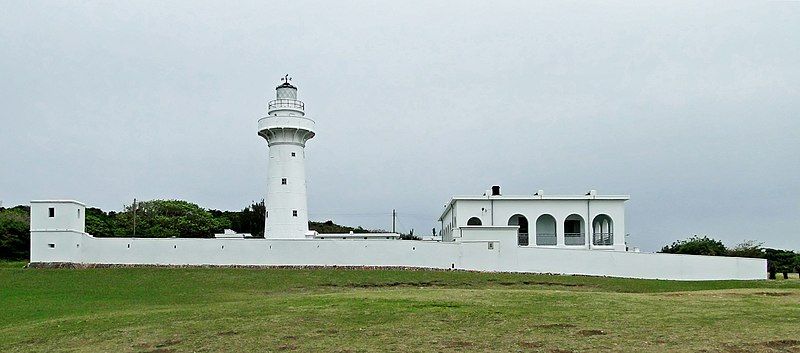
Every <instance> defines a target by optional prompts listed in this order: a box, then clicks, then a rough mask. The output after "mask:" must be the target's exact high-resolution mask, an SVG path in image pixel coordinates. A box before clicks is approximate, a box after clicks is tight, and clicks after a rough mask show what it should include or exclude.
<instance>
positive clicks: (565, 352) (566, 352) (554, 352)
mask: <svg viewBox="0 0 800 353" xmlns="http://www.w3.org/2000/svg"><path fill="white" fill-rule="evenodd" d="M550 353H575V352H574V351H571V350H569V349H562V348H553V349H551V350H550Z"/></svg>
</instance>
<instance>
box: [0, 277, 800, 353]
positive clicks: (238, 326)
mask: <svg viewBox="0 0 800 353" xmlns="http://www.w3.org/2000/svg"><path fill="white" fill-rule="evenodd" d="M21 266H22V264H20V263H0V351H2V352H17V351H70V352H100V351H119V352H184V351H186V352H191V351H199V352H203V351H205V352H216V351H342V352H347V351H365V352H367V351H378V350H380V351H419V352H426V351H453V352H455V351H463V350H475V351H533V352H536V351H539V352H569V351H576V352H577V351H580V352H601V351H618V352H641V351H670V352H697V351H699V350H701V349H705V350H707V351H709V352H717V351H718V352H738V351H741V352H800V341H792V340H793V339H798V340H800V338H798V337H797V332H798V330H800V281H797V280H788V281H748V282H737V281H716V282H667V281H648V280H629V279H612V278H596V277H572V276H549V275H527V274H481V273H469V272H437V271H394V270H332V269H324V270H323V269H313V270H292V269H268V270H263V269H262V270H256V269H220V268H216V269H210V268H209V269H202V268H192V269H163V268H117V269H83V270H67V269H48V270H43V269H36V270H33V269H28V270H24V269H20V267H21Z"/></svg>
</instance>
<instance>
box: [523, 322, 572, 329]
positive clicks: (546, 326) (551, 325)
mask: <svg viewBox="0 0 800 353" xmlns="http://www.w3.org/2000/svg"><path fill="white" fill-rule="evenodd" d="M533 327H537V328H559V329H561V328H573V327H575V325H573V324H565V323H554V324H538V325H533Z"/></svg>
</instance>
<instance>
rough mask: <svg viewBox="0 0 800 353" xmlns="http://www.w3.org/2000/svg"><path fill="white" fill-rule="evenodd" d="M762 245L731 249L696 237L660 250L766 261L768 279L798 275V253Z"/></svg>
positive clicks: (799, 257) (742, 244)
mask: <svg viewBox="0 0 800 353" xmlns="http://www.w3.org/2000/svg"><path fill="white" fill-rule="evenodd" d="M763 245H764V244H763V243H757V242H755V241H753V240H748V241H746V242H743V243H740V244H738V245H736V246H734V247H732V248H727V247H725V244H723V243H722V242H721V241H719V240H716V239H712V238H709V237H708V236H703V237H702V238H701V237H699V236H698V235H694V236H693V237H691V238H689V239H685V240H679V241H676V242H674V243H672V244H671V245H667V246H664V247H663V248H661V251H660V252H662V253H668V254H688V255H707V256H735V257H752V258H759V259H767V272H769V278H770V279H775V276H776V274H777V273H781V274H783V278H789V273H790V272H798V273H800V252H794V251H791V250H782V249H772V248H765V247H763Z"/></svg>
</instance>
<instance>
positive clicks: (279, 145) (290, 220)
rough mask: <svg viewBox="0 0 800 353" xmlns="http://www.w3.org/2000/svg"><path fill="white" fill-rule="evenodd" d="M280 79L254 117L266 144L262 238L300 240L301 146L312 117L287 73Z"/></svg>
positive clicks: (303, 206) (303, 209) (304, 211)
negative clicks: (262, 109)
mask: <svg viewBox="0 0 800 353" xmlns="http://www.w3.org/2000/svg"><path fill="white" fill-rule="evenodd" d="M281 80H282V81H283V83H282V84H281V85H280V86H278V87H277V88H276V89H275V91H276V95H275V100H272V101H270V102H269V104H268V110H267V116H265V117H263V118H261V119H259V120H258V134H259V135H261V137H263V138H265V139H266V140H267V145H268V146H269V162H268V166H267V198H266V201H265V206H266V212H265V215H264V218H265V222H264V237H265V238H270V239H303V238H305V237H306V233H308V206H307V205H308V200H307V198H306V154H305V147H306V141H308V140H309V139H311V138H312V137H314V120H311V119H309V118H308V117H306V116H305V105H304V104H303V102H302V101H300V100H298V99H297V87H295V86H293V85H292V84H290V83H289V81H291V78H290V77H289V75H286V76H284V78H283V79H281Z"/></svg>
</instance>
